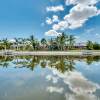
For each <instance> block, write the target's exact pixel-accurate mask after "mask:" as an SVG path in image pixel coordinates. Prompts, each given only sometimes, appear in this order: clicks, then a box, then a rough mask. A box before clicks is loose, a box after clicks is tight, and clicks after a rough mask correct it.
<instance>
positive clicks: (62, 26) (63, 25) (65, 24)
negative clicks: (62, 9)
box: [52, 21, 68, 30]
mask: <svg viewBox="0 0 100 100" xmlns="http://www.w3.org/2000/svg"><path fill="white" fill-rule="evenodd" d="M52 28H53V30H64V29H65V28H68V22H67V21H60V22H59V23H58V24H54V25H53V27H52Z"/></svg>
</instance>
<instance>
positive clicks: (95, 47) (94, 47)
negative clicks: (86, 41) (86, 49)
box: [93, 42, 100, 50]
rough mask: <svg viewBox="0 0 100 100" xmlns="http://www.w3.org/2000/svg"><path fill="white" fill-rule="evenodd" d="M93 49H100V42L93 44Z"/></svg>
mask: <svg viewBox="0 0 100 100" xmlns="http://www.w3.org/2000/svg"><path fill="white" fill-rule="evenodd" d="M93 49H94V50H100V44H98V43H97V42H95V43H94V44H93Z"/></svg>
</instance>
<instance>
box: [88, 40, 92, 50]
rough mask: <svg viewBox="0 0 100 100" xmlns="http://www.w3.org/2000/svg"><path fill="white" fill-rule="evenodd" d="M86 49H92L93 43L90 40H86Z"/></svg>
mask: <svg viewBox="0 0 100 100" xmlns="http://www.w3.org/2000/svg"><path fill="white" fill-rule="evenodd" d="M87 49H88V50H92V49H93V43H92V41H87Z"/></svg>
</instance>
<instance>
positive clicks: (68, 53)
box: [0, 50, 100, 56]
mask: <svg viewBox="0 0 100 100" xmlns="http://www.w3.org/2000/svg"><path fill="white" fill-rule="evenodd" d="M4 55H15V56H17V55H18V56H24V55H26V56H28V55H30V56H35V55H36V56H42V55H44V56H50V55H51V56H53V55H54V56H58V55H62V56H64V55H65V56H85V55H86V56H100V50H68V51H13V50H6V51H3V50H2V51H0V56H4Z"/></svg>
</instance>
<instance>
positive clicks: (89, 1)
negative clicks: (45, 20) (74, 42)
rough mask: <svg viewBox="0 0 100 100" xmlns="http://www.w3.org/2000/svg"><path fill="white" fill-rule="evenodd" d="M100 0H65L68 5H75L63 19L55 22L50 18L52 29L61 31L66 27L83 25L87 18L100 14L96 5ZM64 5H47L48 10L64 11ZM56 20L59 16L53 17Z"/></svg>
mask: <svg viewBox="0 0 100 100" xmlns="http://www.w3.org/2000/svg"><path fill="white" fill-rule="evenodd" d="M99 1H100V0H65V2H66V5H74V6H73V7H72V8H71V9H70V11H69V14H66V15H65V16H64V18H63V20H62V21H58V23H56V24H53V22H54V20H53V19H49V24H53V25H52V30H55V31H56V32H57V31H61V30H65V29H76V28H80V27H82V26H83V25H84V24H85V23H86V21H87V20H89V19H90V18H92V17H94V16H97V15H99V14H100V10H99V9H98V8H97V7H96V5H95V4H96V3H98V2H99ZM63 10H64V7H63V6H62V5H60V6H52V7H47V11H54V12H57V11H63ZM53 18H54V19H55V20H58V17H57V16H56V17H53Z"/></svg>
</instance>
